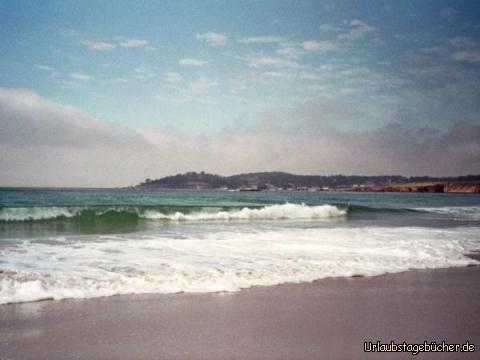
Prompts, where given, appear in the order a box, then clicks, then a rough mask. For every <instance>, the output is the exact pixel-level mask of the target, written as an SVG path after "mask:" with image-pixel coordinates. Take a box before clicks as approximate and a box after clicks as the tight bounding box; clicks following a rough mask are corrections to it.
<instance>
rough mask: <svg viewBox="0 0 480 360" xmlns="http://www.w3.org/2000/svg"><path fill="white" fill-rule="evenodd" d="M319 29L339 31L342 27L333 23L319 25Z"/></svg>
mask: <svg viewBox="0 0 480 360" xmlns="http://www.w3.org/2000/svg"><path fill="white" fill-rule="evenodd" d="M319 29H320V31H322V32H327V33H328V32H339V31H342V28H340V27H338V26H335V25H331V24H322V25H320V26H319Z"/></svg>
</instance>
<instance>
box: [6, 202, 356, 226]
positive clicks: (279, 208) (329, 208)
mask: <svg viewBox="0 0 480 360" xmlns="http://www.w3.org/2000/svg"><path fill="white" fill-rule="evenodd" d="M346 213H347V210H346V209H339V208H338V207H337V206H333V205H318V206H307V205H305V204H288V203H287V204H279V205H268V206H264V207H257V208H251V207H243V208H222V207H178V206H171V207H169V206H163V207H148V206H146V207H136V206H131V207H128V206H117V207H101V206H97V207H8V208H2V209H0V221H3V222H21V221H41V220H53V219H69V218H74V219H79V220H82V219H83V220H91V219H94V218H97V217H100V218H108V219H111V220H115V219H118V220H128V218H133V219H138V218H140V219H149V220H169V221H202V220H252V219H259V220H269V219H272V220H278V219H322V218H333V217H340V216H343V215H346Z"/></svg>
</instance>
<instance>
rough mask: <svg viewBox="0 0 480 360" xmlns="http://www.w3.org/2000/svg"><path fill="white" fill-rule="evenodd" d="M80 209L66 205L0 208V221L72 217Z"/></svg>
mask: <svg viewBox="0 0 480 360" xmlns="http://www.w3.org/2000/svg"><path fill="white" fill-rule="evenodd" d="M80 211H81V209H77V208H74V209H69V208H66V207H15V208H3V209H0V221H28V220H46V219H56V218H60V217H67V218H70V217H74V216H76V215H77V214H79V213H80Z"/></svg>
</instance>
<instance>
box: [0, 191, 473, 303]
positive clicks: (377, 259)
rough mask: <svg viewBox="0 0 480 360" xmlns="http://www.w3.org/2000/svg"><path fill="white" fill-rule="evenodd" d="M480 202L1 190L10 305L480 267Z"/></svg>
mask: <svg viewBox="0 0 480 360" xmlns="http://www.w3.org/2000/svg"><path fill="white" fill-rule="evenodd" d="M479 250H480V196H479V195H472V194H468V195H467V194H465V195H455V194H420V193H413V194H403V193H402V194H400V193H335V192H294V191H278V192H232V191H180V190H165V191H142V190H134V189H30V188H3V189H0V304H6V303H15V302H24V301H36V300H42V299H65V298H92V297H99V296H110V295H117V294H142V293H177V292H218V291H237V290H240V289H243V288H248V287H251V286H255V285H275V284H281V283H285V282H295V283H298V282H308V281H312V280H315V279H321V278H325V277H333V276H335V277H349V276H352V275H363V276H374V275H380V274H385V273H395V272H401V271H407V270H411V269H435V268H446V267H455V266H466V265H468V264H472V263H476V261H475V260H473V259H471V258H469V257H468V256H467V255H468V254H469V253H472V252H475V251H479Z"/></svg>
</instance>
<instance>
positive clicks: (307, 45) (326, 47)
mask: <svg viewBox="0 0 480 360" xmlns="http://www.w3.org/2000/svg"><path fill="white" fill-rule="evenodd" d="M302 46H303V48H304V49H305V50H307V51H321V52H327V51H332V50H336V49H337V48H338V45H337V44H335V43H333V42H331V41H314V40H308V41H304V42H303V43H302Z"/></svg>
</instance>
